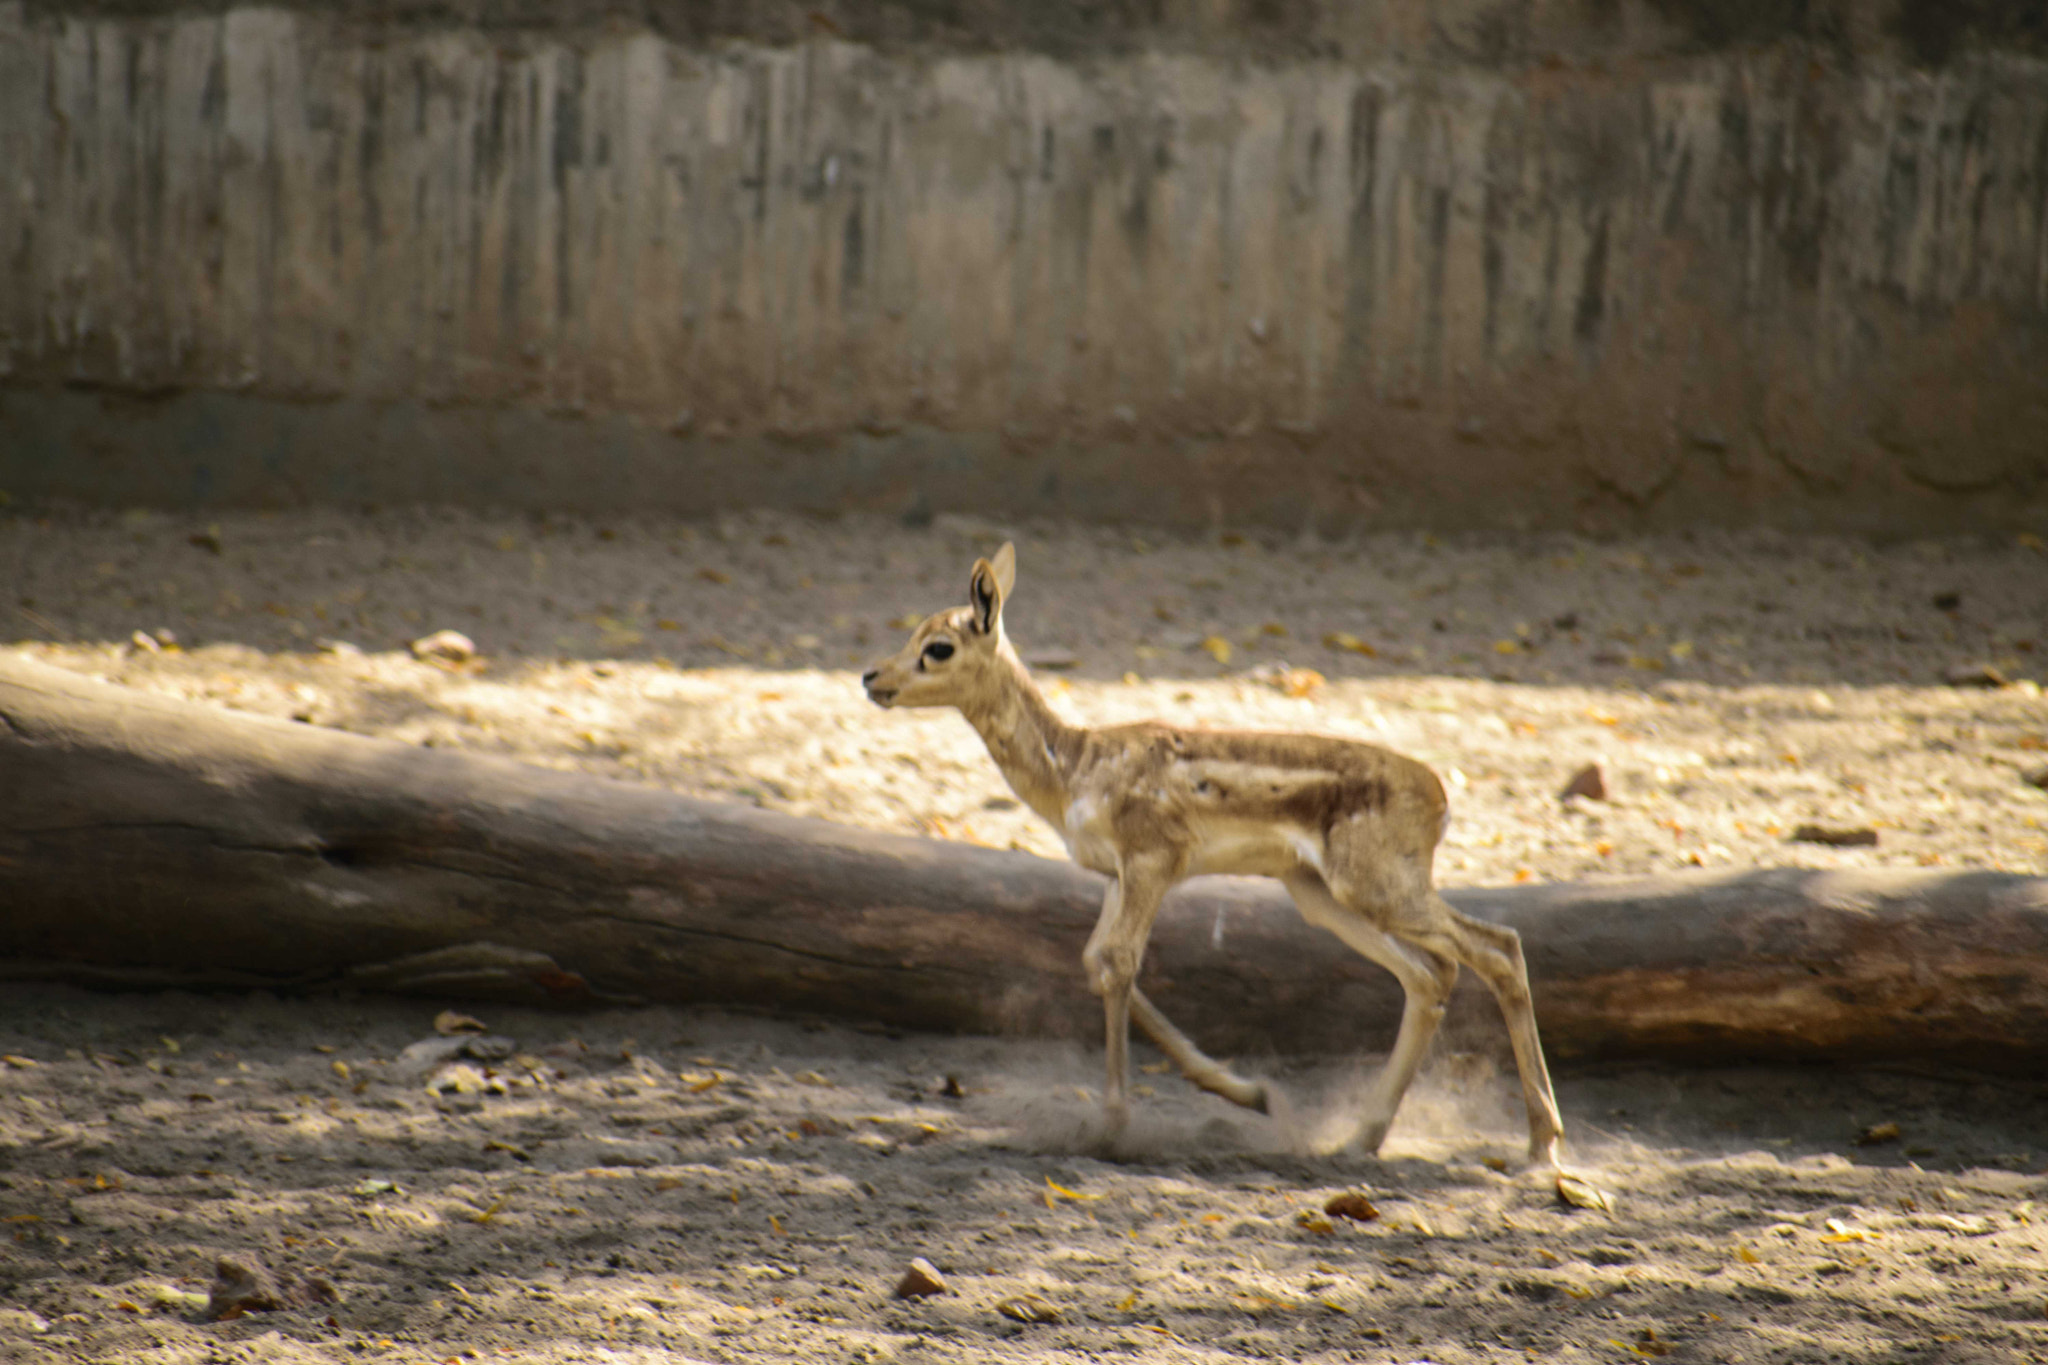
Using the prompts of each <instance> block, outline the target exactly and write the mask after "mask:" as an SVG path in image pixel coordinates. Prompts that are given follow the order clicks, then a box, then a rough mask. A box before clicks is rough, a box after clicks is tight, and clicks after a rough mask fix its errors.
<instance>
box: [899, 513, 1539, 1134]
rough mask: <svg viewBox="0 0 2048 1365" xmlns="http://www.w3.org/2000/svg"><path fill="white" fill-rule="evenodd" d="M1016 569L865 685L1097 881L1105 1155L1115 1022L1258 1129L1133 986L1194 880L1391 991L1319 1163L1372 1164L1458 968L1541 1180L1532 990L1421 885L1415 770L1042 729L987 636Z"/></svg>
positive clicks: (1150, 728)
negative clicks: (970, 762) (1244, 896)
mask: <svg viewBox="0 0 2048 1365" xmlns="http://www.w3.org/2000/svg"><path fill="white" fill-rule="evenodd" d="M1016 562H1017V560H1016V550H1015V547H1014V546H1011V545H1007V544H1006V545H1004V546H1003V548H1002V549H1001V550H999V551H998V552H997V553H996V555H995V557H994V559H992V560H990V559H982V560H977V561H976V563H975V565H974V569H973V573H972V575H971V576H970V577H969V579H968V604H967V605H966V606H964V607H954V608H952V609H951V610H949V611H942V612H939V613H937V614H935V615H933V616H930V617H927V618H926V619H925V620H924V622H923V623H922V624H920V625H919V626H918V627H917V628H916V629H915V630H914V631H912V632H911V635H910V639H909V641H908V643H906V644H905V645H904V646H903V648H902V649H900V650H898V651H897V652H896V654H894V655H893V656H891V657H890V658H888V659H886V660H884V661H883V662H882V663H880V664H877V665H876V666H875V667H874V668H871V669H869V670H868V671H867V672H866V673H865V674H863V675H862V677H861V682H862V685H863V686H865V687H866V689H867V694H868V697H869V699H870V700H872V701H873V702H875V703H876V704H877V705H879V706H885V707H890V706H953V707H957V708H958V709H959V711H960V713H961V714H962V715H963V716H965V717H966V718H967V721H968V723H969V724H970V725H972V726H973V727H974V728H975V729H976V730H977V731H978V732H980V735H981V738H982V740H983V742H984V743H986V744H987V746H988V751H989V756H990V757H991V758H993V759H994V760H995V761H996V766H997V767H999V768H1001V769H1002V772H1003V776H1004V778H1005V779H1007V780H1008V782H1009V784H1010V789H1011V790H1012V791H1014V792H1016V794H1017V796H1018V797H1019V799H1021V800H1022V801H1023V802H1024V803H1025V804H1026V805H1028V806H1030V807H1031V809H1032V810H1033V811H1034V812H1036V813H1037V814H1038V815H1039V817H1040V818H1042V819H1043V820H1045V821H1046V823H1048V824H1050V825H1051V826H1052V827H1053V828H1054V829H1055V830H1057V831H1059V833H1060V835H1061V837H1062V838H1063V839H1065V841H1066V845H1067V850H1068V852H1069V854H1071V856H1072V857H1073V859H1074V861H1075V862H1077V863H1079V864H1081V866H1083V867H1086V868H1090V869H1093V870H1094V871H1096V872H1100V873H1103V874H1104V875H1106V876H1108V877H1110V878H1112V879H1113V880H1112V881H1111V883H1110V886H1109V890H1108V892H1107V894H1106V895H1105V896H1104V897H1103V902H1102V917H1101V919H1100V920H1099V921H1098V922H1097V924H1096V926H1095V932H1094V933H1093V934H1092V935H1091V936H1090V937H1089V940H1088V946H1087V949H1086V950H1085V951H1084V952H1083V953H1082V955H1081V962H1082V967H1083V969H1084V970H1085V971H1086V972H1087V975H1088V983H1089V986H1090V987H1091V988H1092V989H1093V990H1094V992H1095V993H1096V994H1097V995H1099V996H1101V997H1102V1001H1103V1009H1104V1014H1105V1016H1106V1023H1107V1028H1108V1038H1107V1054H1108V1056H1107V1082H1106V1085H1105V1088H1104V1092H1103V1111H1104V1119H1105V1121H1106V1125H1107V1134H1106V1139H1107V1140H1108V1141H1110V1142H1112V1143H1113V1142H1114V1141H1115V1139H1116V1138H1117V1136H1118V1135H1119V1134H1120V1133H1121V1131H1122V1130H1123V1127H1124V1125H1125V1123H1126V1122H1127V1121H1128V1118H1129V1112H1130V1036H1129V1035H1130V1021H1131V1020H1132V1018H1134V1017H1135V1018H1136V1020H1137V1022H1138V1026H1139V1027H1140V1028H1142V1029H1143V1030H1144V1031H1145V1032H1146V1034H1147V1035H1149V1036H1150V1037H1151V1039H1152V1040H1153V1042H1155V1043H1157V1044H1158V1046H1159V1048H1160V1049H1161V1050H1162V1051H1163V1052H1165V1053H1166V1054H1167V1056H1168V1057H1170V1058H1171V1059H1172V1060H1173V1061H1174V1063H1175V1064H1176V1065H1177V1066H1179V1068H1180V1070H1181V1072H1182V1074H1183V1075H1185V1076H1186V1077H1187V1078H1188V1079H1189V1080H1190V1081H1192V1082H1194V1083H1195V1084H1196V1085H1197V1086H1200V1087H1201V1088H1202V1089H1204V1090H1208V1091H1210V1092H1212V1093H1214V1094H1217V1095H1221V1096H1222V1097H1223V1098H1225V1099H1227V1100H1230V1101H1232V1102H1233V1103H1235V1104H1240V1105H1243V1106H1245V1107H1246V1108H1249V1109H1255V1110H1259V1111H1261V1112H1267V1111H1268V1109H1269V1104H1268V1100H1269V1096H1268V1093H1267V1089H1266V1087H1265V1085H1263V1084H1261V1083H1259V1082H1257V1081H1252V1080H1247V1079H1245V1078H1244V1077H1241V1076H1238V1075H1236V1074H1234V1073H1233V1072H1232V1071H1230V1070H1229V1069H1228V1068H1227V1067H1225V1066H1223V1065H1222V1064H1220V1063H1218V1062H1216V1061H1214V1060H1213V1059H1211V1058H1209V1057H1207V1056H1205V1055H1204V1054H1203V1053H1202V1051H1201V1050H1200V1049H1199V1048H1197V1047H1196V1046H1195V1045H1194V1043H1193V1042H1192V1041H1190V1040H1189V1039H1188V1038H1187V1037H1186V1035H1184V1034H1182V1033H1181V1032H1180V1030H1179V1029H1177V1028H1175V1027H1174V1026H1173V1024H1172V1023H1171V1022H1170V1021H1169V1020H1168V1019H1167V1018H1166V1016H1165V1015H1163V1014H1161V1013H1160V1012H1159V1011H1158V1009H1157V1008H1155V1007H1154V1006H1153V1004H1152V1002H1151V1001H1149V1000H1147V999H1146V998H1145V996H1144V994H1143V992H1141V991H1139V990H1138V989H1137V986H1136V984H1135V983H1136V978H1137V975H1138V964H1139V962H1140V961H1141V959H1142V958H1143V956H1144V952H1145V940H1146V938H1147V937H1148V936H1149V935H1150V934H1151V931H1152V921H1153V919H1154V918H1155V917H1156V916H1157V914H1158V912H1159V906H1160V902H1161V900H1162V899H1163V898H1164V897H1165V895H1166V893H1167V891H1168V890H1169V889H1170V888H1171V887H1172V886H1173V885H1174V884H1175V883H1177V882H1179V881H1182V880H1183V879H1185V878H1188V877H1196V876H1201V875H1204V874H1207V873H1233V874H1237V875H1251V876H1267V877H1275V878H1278V879H1279V880H1280V882H1281V884H1282V885H1284V886H1285V887H1286V888H1287V891H1288V894H1289V895H1290V896H1291V897H1293V900H1294V903H1295V905H1296V906H1297V907H1298V908H1299V909H1300V911H1301V913H1302V915H1303V916H1304V917H1305V918H1306V919H1307V920H1308V921H1309V922H1310V923H1311V924H1315V925H1319V926H1321V927H1322V928H1324V929H1327V930H1329V931H1330V932H1331V933H1333V934H1335V935H1336V936H1337V937H1338V938H1340V939H1342V940H1343V941H1344V942H1345V943H1347V944H1349V945H1350V946H1351V947H1352V948H1354V949H1356V950H1357V951H1358V952H1360V953H1362V954H1364V955H1365V956H1366V957H1367V958H1369V959H1371V960H1372V961H1374V962H1377V963H1379V964H1380V965H1381V966H1383V967H1385V968H1386V969H1387V970H1388V971H1390V972H1392V973H1393V974H1394V975H1395V976H1396V977H1397V978H1399V980H1400V982H1401V986H1402V990H1403V992H1404V994H1405V1004H1404V1007H1403V1010H1402V1014H1401V1027H1400V1032H1399V1034H1398V1035H1397V1037H1396V1038H1395V1042H1394V1049H1393V1052H1392V1053H1391V1054H1390V1055H1389V1057H1388V1059H1387V1062H1386V1066H1385V1067H1384V1069H1383V1070H1382V1071H1381V1072H1380V1074H1379V1076H1378V1077H1377V1078H1376V1079H1375V1081H1374V1083H1373V1084H1372V1086H1371V1088H1370V1089H1369V1090H1368V1091H1367V1094H1366V1098H1365V1102H1364V1104H1363V1107H1362V1111H1361V1112H1359V1113H1357V1114H1356V1115H1354V1116H1353V1117H1352V1118H1351V1119H1350V1120H1349V1121H1348V1122H1347V1123H1346V1124H1345V1125H1344V1127H1343V1128H1342V1130H1341V1131H1338V1132H1334V1133H1331V1134H1328V1135H1325V1137H1324V1139H1323V1140H1322V1141H1319V1142H1318V1143H1317V1146H1318V1147H1320V1148H1323V1149H1325V1150H1330V1151H1335V1150H1339V1149H1342V1148H1345V1147H1353V1146H1355V1147H1358V1148H1362V1149H1363V1150H1365V1151H1367V1152H1377V1151H1378V1150H1379V1147H1380V1144H1381V1143H1382V1142H1383V1141H1384V1140H1385V1138H1386V1135H1387V1128H1388V1126H1389V1125H1390V1124H1391V1123H1392V1122H1393V1119H1394V1111H1395V1110H1396V1109H1397V1108H1398V1107H1399V1106H1400V1103H1401V1097H1402V1095H1403V1094H1404V1093H1405V1092H1406V1091H1407V1089H1408V1085H1409V1082H1410V1081H1412V1080H1413V1079H1414V1076H1415V1072H1416V1069H1417V1067H1418V1066H1420V1064H1421V1062H1422V1056H1423V1053H1424V1051H1425V1050H1426V1049H1427V1047H1428V1045H1429V1040H1430V1038H1431V1036H1432V1035H1433V1034H1434V1033H1435V1031H1436V1027H1437V1024H1438V1023H1439V1022H1440V1021H1441V1020H1442V1018H1443V1014H1444V1001H1445V999H1446V998H1447V997H1448V996H1449V995H1450V991H1451V987H1452V985H1453V983H1455V982H1456V980H1457V977H1458V967H1459V964H1460V963H1462V964H1464V965H1465V966H1468V967H1470V968H1472V970H1473V971H1475V972H1477V973H1478V974H1479V976H1480V978H1481V979H1482V980H1484V981H1485V982H1486V984H1487V985H1488V986H1489V987H1491V988H1492V990H1493V994H1494V997H1495V998H1496V999H1497V1000H1498V1001H1499V1002H1500V1007H1501V1012H1502V1014H1503V1015H1505V1016H1506V1019H1507V1026H1508V1036H1509V1038H1510V1039H1511V1040H1512V1042H1513V1044H1514V1052H1515V1062H1516V1065H1517V1067H1518V1068H1519V1070H1520V1072H1521V1079H1522V1097H1523V1100H1524V1102H1525V1104H1526V1105H1527V1107H1528V1115H1529V1156H1530V1160H1531V1161H1532V1162H1533V1163H1535V1164H1538V1165H1548V1166H1554V1165H1556V1163H1557V1144H1558V1141H1559V1139H1560V1138H1561V1137H1562V1136H1563V1131H1564V1130H1563V1125H1562V1122H1561V1120H1560V1119H1559V1117H1558V1112H1557V1101H1556V1098H1555V1097H1554V1096H1553V1095H1552V1093H1551V1088H1550V1074H1549V1070H1548V1068H1547V1067H1546V1066H1545V1064H1544V1060H1543V1045H1542V1043H1541V1041H1540V1040H1539V1039H1538V1037H1537V1033H1536V1017H1535V1014H1534V1012H1533V1010H1532V1009H1531V1007H1530V1000H1529V978H1528V972H1527V970H1526V968H1525V967H1524V965H1523V961H1522V944H1521V939H1520V937H1519V936H1518V935H1517V934H1516V933H1515V931H1514V930H1512V929H1509V928H1505V927H1503V926H1500V925H1495V924H1488V923H1486V922H1484V921H1481V920H1475V919H1472V918H1469V917H1468V916H1465V915H1461V914H1459V913H1458V912H1457V911H1456V910H1454V909H1452V908H1451V907H1450V906H1449V905H1448V904H1446V903H1445V901H1444V900H1443V898H1442V897H1440V896H1438V895H1437V893H1436V890H1435V888H1434V887H1433V885H1432V884H1431V863H1432V861H1433V859H1434V857H1435V854H1436V846H1437V843H1438V841H1439V840H1441V839H1442V837H1443V832H1444V826H1445V822H1446V818H1447V813H1448V806H1447V803H1446V802H1445V799H1444V789H1443V784H1442V783H1441V782H1439V781H1438V780H1437V777H1436V774H1435V773H1433V772H1431V771H1430V770H1429V769H1428V768H1427V767H1425V766H1423V765H1422V764H1420V763H1418V762H1416V761H1415V760H1413V759H1410V758H1406V757H1403V756H1402V755H1400V754H1397V753H1394V752H1392V751H1390V750H1387V749H1382V748H1378V747H1376V746H1374V745H1370V744H1364V743H1360V742H1357V741H1354V740H1348V739H1337V738H1334V737H1330V736H1324V735H1307V734H1277V733H1276V734H1266V733H1258V732H1250V731H1224V730H1187V729H1181V728H1179V727H1176V726H1171V725H1166V724H1162V723H1159V722H1146V723H1142V724H1137V725H1118V726H1109V727H1104V728H1099V729H1090V728H1087V727H1085V726H1075V725H1069V724H1067V723H1066V722H1064V721H1062V720H1061V719H1060V718H1059V717H1058V716H1057V715H1055V714H1054V713H1053V710H1052V708H1051V707H1050V706H1048V705H1047V704H1046V701H1045V699H1044V698H1043V697H1042V696H1040V695H1039V692H1038V689H1037V688H1036V687H1034V686H1033V685H1032V681H1031V675H1030V673H1029V671H1028V670H1026V668H1025V667H1024V663H1023V661H1022V660H1021V659H1020V658H1018V656H1017V652H1016V651H1015V650H1014V649H1013V648H1011V646H1010V642H1009V640H1008V639H1007V638H1006V637H1005V635H1004V633H1003V602H1004V600H1005V599H1006V598H1007V597H1008V596H1009V593H1010V589H1011V587H1012V585H1013V583H1014V580H1015V576H1016Z"/></svg>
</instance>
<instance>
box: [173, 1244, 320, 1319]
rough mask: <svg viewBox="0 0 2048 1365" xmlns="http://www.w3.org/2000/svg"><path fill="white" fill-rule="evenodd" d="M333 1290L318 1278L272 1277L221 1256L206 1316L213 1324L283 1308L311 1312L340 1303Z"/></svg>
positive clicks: (251, 1263) (255, 1266)
mask: <svg viewBox="0 0 2048 1365" xmlns="http://www.w3.org/2000/svg"><path fill="white" fill-rule="evenodd" d="M340 1301H341V1295H340V1294H339V1293H338V1292H336V1290H335V1288H334V1286H333V1285H332V1284H329V1283H328V1282H327V1281H326V1280H323V1279H321V1278H320V1277H319V1276H317V1275H305V1276H301V1275H295V1274H292V1273H291V1272H289V1271H287V1272H285V1273H283V1274H281V1275H273V1274H271V1273H270V1271H269V1270H267V1269H265V1268H264V1266H263V1264H262V1263H261V1262H260V1261H255V1260H238V1259H236V1258H234V1257H231V1256H223V1257H221V1258H220V1259H219V1260H218V1261H216V1262H214V1266H213V1285H212V1288H211V1289H210V1291H209V1292H208V1294H207V1296H206V1316H207V1317H208V1318H209V1319H211V1320H212V1321H214V1322H222V1321H225V1320H227V1319H229V1318H239V1317H241V1316H242V1315H243V1314H244V1313H275V1312H277V1311H278V1310H279V1309H282V1308H310V1307H312V1306H313V1305H314V1304H322V1303H339V1302H340Z"/></svg>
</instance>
